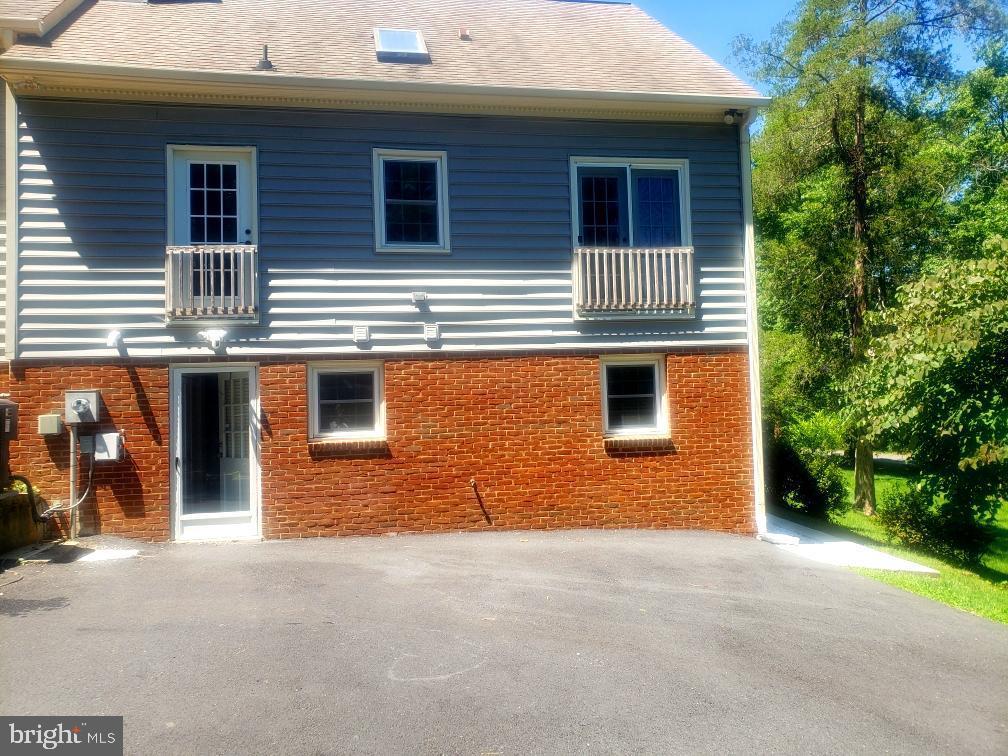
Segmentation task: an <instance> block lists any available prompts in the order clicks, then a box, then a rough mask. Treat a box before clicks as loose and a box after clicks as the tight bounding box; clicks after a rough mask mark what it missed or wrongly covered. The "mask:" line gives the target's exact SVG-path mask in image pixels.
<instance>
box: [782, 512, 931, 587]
mask: <svg viewBox="0 0 1008 756" xmlns="http://www.w3.org/2000/svg"><path fill="white" fill-rule="evenodd" d="M762 538H763V540H765V541H767V542H768V543H772V544H773V545H775V546H777V547H779V548H782V549H784V550H785V551H790V552H791V553H792V554H797V555H798V556H800V557H803V558H805V559H811V560H813V561H815V562H822V563H823V564H832V565H835V566H837V567H864V568H867V569H872V570H896V571H899V572H921V573H929V574H932V575H937V574H938V570H934V569H931V568H930V567H927V566H925V565H923V564H917V563H916V562H911V561H909V560H907V559H901V558H900V557H896V556H893V555H892V554H887V553H886V552H884V551H878V550H877V549H873V548H870V547H868V546H865V545H864V544H860V543H857V542H855V541H851V540H847V539H844V538H841V537H838V536H834V535H831V534H829V533H823V532H822V531H819V530H813V529H812V528H808V527H805V526H804V525H799V524H798V523H796V522H791V521H790V520H786V519H784V518H783V517H778V516H776V515H767V533H766V535H765V536H762Z"/></svg>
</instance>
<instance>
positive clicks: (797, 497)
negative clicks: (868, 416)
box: [767, 412, 847, 517]
mask: <svg viewBox="0 0 1008 756" xmlns="http://www.w3.org/2000/svg"><path fill="white" fill-rule="evenodd" d="M842 440H843V428H842V425H841V424H840V422H839V421H838V419H837V418H836V416H834V415H831V414H830V413H827V412H816V413H813V414H812V415H810V416H809V417H807V418H804V419H802V420H798V421H795V422H792V423H790V424H788V425H787V426H786V427H785V428H784V429H783V431H782V432H781V433H780V434H779V435H778V436H777V437H776V438H772V440H771V441H770V444H769V448H768V454H767V472H768V476H767V489H768V491H767V492H768V494H769V495H770V497H771V500H772V501H777V502H780V503H781V504H783V505H785V506H787V507H790V508H791V509H795V510H797V511H800V512H804V513H805V514H808V515H811V516H813V517H825V516H826V515H827V514H828V513H829V512H833V511H838V510H841V509H843V508H845V507H846V506H847V488H846V486H845V485H844V480H843V476H842V475H841V473H840V466H839V464H838V460H837V458H836V457H835V456H834V451H835V450H836V449H837V448H838V447H839V446H840V444H841V442H842Z"/></svg>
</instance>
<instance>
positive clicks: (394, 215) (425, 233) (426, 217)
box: [382, 159, 441, 245]
mask: <svg viewBox="0 0 1008 756" xmlns="http://www.w3.org/2000/svg"><path fill="white" fill-rule="evenodd" d="M382 178H383V189H384V202H385V243H386V244H429V245H438V244H440V243H441V239H440V232H439V229H438V161H437V160H391V159H385V160H383V161H382Z"/></svg>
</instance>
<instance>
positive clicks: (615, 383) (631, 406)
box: [602, 357, 668, 436]
mask: <svg viewBox="0 0 1008 756" xmlns="http://www.w3.org/2000/svg"><path fill="white" fill-rule="evenodd" d="M664 373H665V371H664V370H663V369H662V358H661V357H621V358H612V359H606V360H604V361H603V362H602V418H603V425H604V432H605V435H606V436H656V435H665V434H666V433H667V432H668V422H667V420H666V417H667V413H666V411H665V402H666V399H665V380H664V378H665V375H664Z"/></svg>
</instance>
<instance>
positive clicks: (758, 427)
mask: <svg viewBox="0 0 1008 756" xmlns="http://www.w3.org/2000/svg"><path fill="white" fill-rule="evenodd" d="M756 114H757V111H756V109H752V110H749V111H748V112H746V114H745V117H744V118H743V119H742V123H740V124H739V160H740V161H741V169H742V219H743V223H744V224H745V290H746V332H747V336H748V342H749V414H750V418H749V419H750V423H751V426H752V428H751V430H752V453H753V501H754V504H755V507H756V532H757V535H758V537H760V536H765V535H766V532H767V515H766V487H765V479H764V477H765V476H764V458H763V400H762V390H761V386H760V364H759V354H760V351H759V321H758V319H757V312H756V232H755V229H754V225H753V203H752V151H751V148H750V137H749V126H750V125H751V124H752V122H753V120H754V119H755V118H756Z"/></svg>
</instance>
